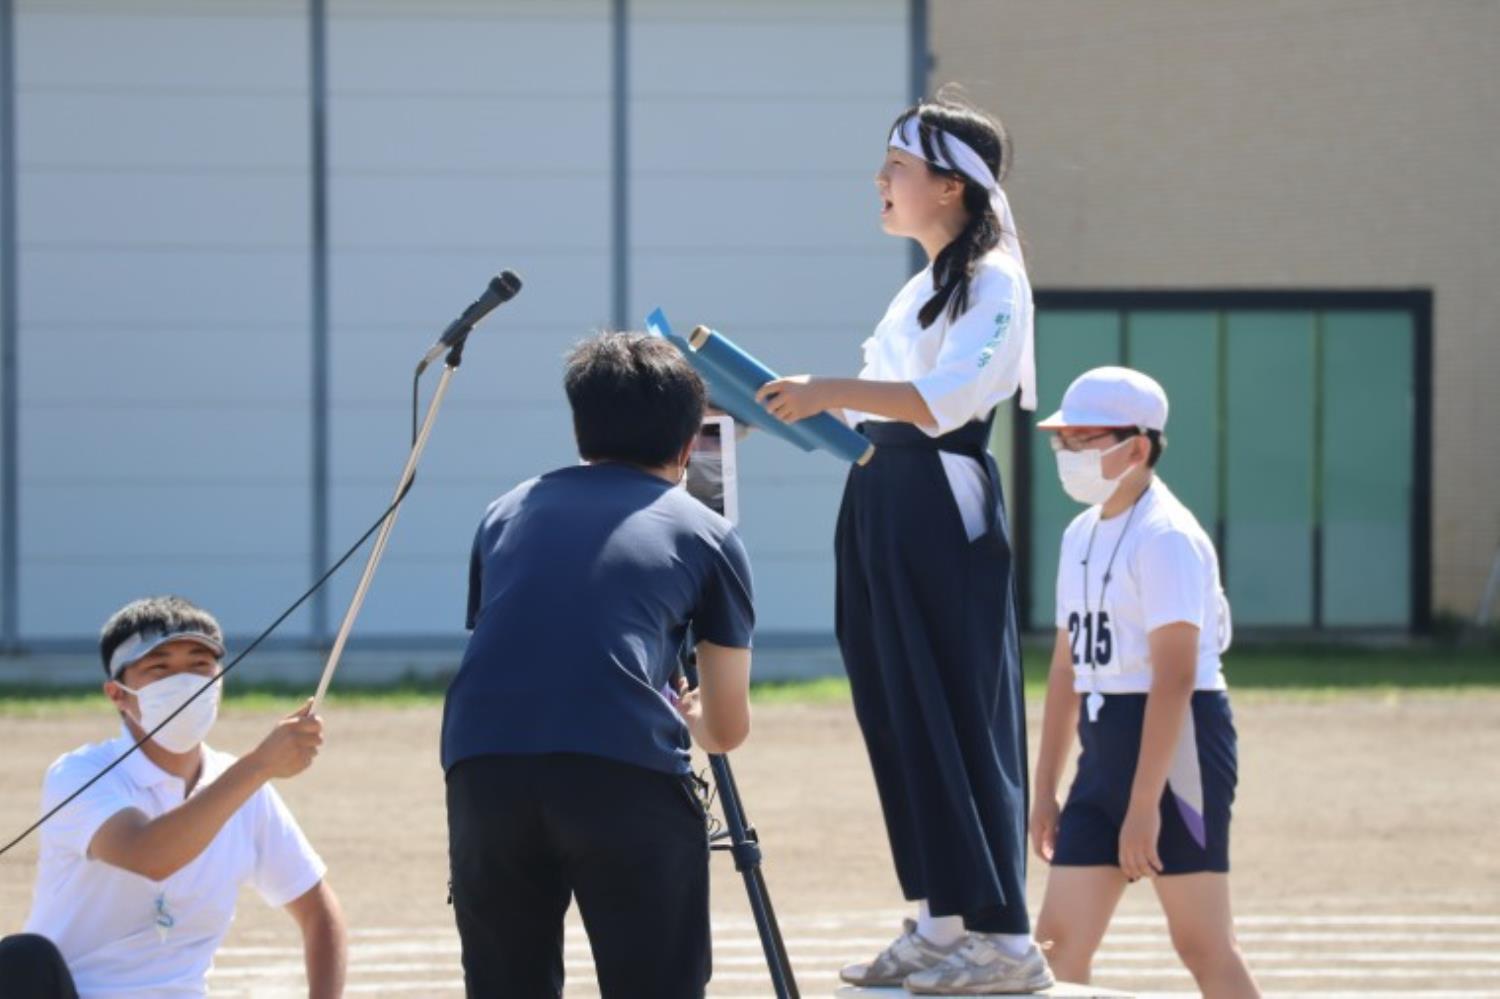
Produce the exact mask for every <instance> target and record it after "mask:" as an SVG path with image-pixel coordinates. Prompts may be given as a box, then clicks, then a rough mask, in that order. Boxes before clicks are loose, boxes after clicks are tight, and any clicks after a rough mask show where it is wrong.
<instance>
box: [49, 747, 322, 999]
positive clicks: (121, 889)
mask: <svg viewBox="0 0 1500 999" xmlns="http://www.w3.org/2000/svg"><path fill="white" fill-rule="evenodd" d="M133 742H134V740H133V739H131V738H130V736H129V735H128V734H122V735H121V736H120V737H119V738H117V739H113V740H111V741H109V742H99V743H94V744H93V745H89V746H84V747H83V748H81V749H78V750H75V751H73V752H71V753H68V754H67V755H66V756H63V757H62V758H60V759H59V760H58V761H57V762H56V763H54V764H52V767H51V768H50V769H49V770H48V771H47V777H46V779H45V781H44V782H43V784H42V808H43V810H46V809H49V808H52V807H53V806H54V805H56V804H57V803H58V802H59V801H61V800H62V799H63V798H65V797H66V796H67V795H69V794H71V793H72V792H73V791H75V790H76V789H77V788H78V787H79V786H81V785H82V784H83V783H84V782H86V781H87V780H88V779H89V778H90V777H93V776H94V775H95V774H97V773H98V772H99V771H100V770H102V769H104V767H105V766H107V765H108V764H109V763H110V761H112V760H113V759H115V757H117V756H119V755H120V753H122V752H124V751H125V750H126V749H128V748H130V746H131V744H132V743H133ZM234 759H235V758H234V757H233V756H231V755H229V754H228V753H221V752H218V751H216V750H213V749H210V748H208V747H207V746H204V747H203V774H202V776H201V777H200V778H199V780H198V783H197V784H196V785H195V786H194V788H193V793H194V794H197V793H199V792H200V791H202V790H203V788H205V787H207V786H208V785H209V784H211V783H212V782H213V781H214V780H215V779H216V778H217V777H218V776H219V775H220V774H222V773H223V772H224V771H225V770H226V769H228V767H229V766H230V764H232V763H233V762H234ZM183 791H184V785H183V782H182V781H181V780H180V779H179V778H177V777H174V776H173V775H171V774H169V773H167V772H166V771H164V770H162V769H160V768H158V767H157V766H156V764H154V763H152V762H151V761H150V760H149V759H147V758H146V756H145V755H144V754H143V753H141V752H139V751H137V752H135V753H132V754H131V755H130V756H129V757H127V758H126V759H125V762H123V763H121V764H120V765H119V766H118V767H116V768H115V769H114V770H111V771H110V772H109V773H108V774H106V775H105V776H104V777H103V778H102V779H100V780H99V781H98V782H97V783H96V784H94V785H93V786H92V787H91V788H89V789H88V790H87V791H85V792H84V793H83V794H82V795H81V796H79V798H78V799H77V800H75V801H74V802H72V803H71V804H69V805H68V806H67V807H66V808H64V809H63V810H62V811H60V812H58V813H57V815H56V816H54V817H53V818H52V819H51V821H49V822H48V823H47V824H46V825H44V826H42V830H41V850H40V856H39V857H38V861H37V878H36V894H35V896H34V898H33V900H32V907H31V915H30V917H29V918H28V919H27V920H26V932H28V933H39V934H41V935H42V936H45V937H47V938H48V939H49V940H51V941H52V942H53V943H54V944H56V945H57V949H58V950H60V951H61V952H62V955H63V959H64V960H65V961H66V962H67V964H68V970H69V971H71V972H72V974H73V979H74V982H75V984H76V985H77V987H78V993H79V995H80V996H81V997H83V999H106V997H108V999H127V997H128V999H147V997H151V999H163V997H170V999H177V997H188V996H194V997H196V996H203V995H206V994H207V984H206V976H207V975H208V972H209V969H210V968H211V967H212V966H213V959H214V952H215V951H217V950H218V948H219V943H220V941H222V940H223V939H224V934H225V933H226V932H227V931H228V930H229V924H230V922H231V921H232V920H233V919H234V907H235V902H236V901H237V900H238V899H239V893H240V886H241V885H245V884H250V885H254V886H255V887H256V889H257V890H259V892H260V894H261V897H263V898H264V899H265V900H266V902H268V903H269V904H270V905H272V906H275V907H278V908H279V907H281V906H284V905H286V904H287V903H288V902H291V901H294V900H295V899H297V898H298V897H300V896H301V895H303V894H304V893H306V892H307V891H308V890H310V889H311V888H313V887H314V886H316V885H317V883H318V882H319V881H321V880H322V878H323V874H324V871H325V870H326V867H325V865H324V863H323V861H322V859H321V858H319V856H318V855H317V853H315V852H314V851H313V848H312V846H311V845H310V844H309V843H308V841H307V837H306V836H304V835H303V834H302V830H301V829H300V828H298V826H297V821H296V819H294V818H293V817H292V813H291V812H290V811H289V810H288V809H287V807H286V805H285V803H283V802H282V800H281V796H280V795H278V794H277V793H276V791H275V789H274V788H272V787H271V785H269V784H266V785H263V786H262V787H261V788H260V789H259V790H258V791H256V792H255V793H254V794H253V795H251V796H250V800H249V801H247V802H245V803H244V804H243V805H241V806H240V808H239V810H238V811H236V812H235V813H234V815H233V816H231V817H230V819H229V821H228V822H226V823H225V824H224V827H223V828H222V829H220V830H219V834H218V835H217V836H215V837H214V838H213V840H212V841H211V842H210V843H209V845H208V847H207V848H206V849H205V850H204V851H203V852H202V853H200V854H199V855H198V856H197V857H195V858H194V859H193V860H192V861H191V862H190V863H189V864H188V865H187V866H186V867H184V868H182V869H181V870H180V871H178V872H177V873H175V874H173V875H172V876H170V877H169V878H167V879H166V880H165V881H160V882H158V881H152V880H150V879H149V878H145V877H142V876H141V875H139V874H133V873H131V872H130V871H126V870H122V869H121V868H118V867H112V866H110V865H109V864H106V863H104V862H103V861H100V860H93V859H91V858H90V857H89V856H88V847H89V843H90V842H91V841H92V840H93V838H94V834H95V833H96V832H98V831H99V827H100V826H102V825H103V824H104V823H105V821H106V820H108V819H109V818H110V817H111V816H113V815H115V814H117V813H118V812H120V811H122V810H124V809H126V808H138V809H140V810H141V811H142V812H144V813H145V814H146V816H147V817H148V818H153V819H154V818H156V817H157V816H159V815H161V814H163V813H164V812H167V811H169V810H170V809H172V808H175V807H177V806H178V805H180V804H182V802H183ZM167 924H170V925H167Z"/></svg>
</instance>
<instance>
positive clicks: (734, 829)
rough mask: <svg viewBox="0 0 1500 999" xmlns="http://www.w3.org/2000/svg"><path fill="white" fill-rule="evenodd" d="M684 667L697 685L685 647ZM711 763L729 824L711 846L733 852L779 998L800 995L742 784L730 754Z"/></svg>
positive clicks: (713, 756)
mask: <svg viewBox="0 0 1500 999" xmlns="http://www.w3.org/2000/svg"><path fill="white" fill-rule="evenodd" d="M689 648H690V647H689ZM681 669H682V675H683V676H685V677H686V678H687V681H688V685H689V686H691V687H696V686H698V666H697V662H696V658H695V656H694V654H693V653H692V652H691V651H686V650H685V651H684V654H683V656H682V662H681ZM708 765H709V768H710V769H711V770H712V771H713V775H714V786H715V788H717V791H718V799H719V807H720V808H721V809H723V811H724V825H725V826H726V827H727V828H726V829H724V830H721V831H719V832H717V833H715V834H713V835H712V836H711V837H710V838H709V849H710V850H716V851H722V852H727V853H728V854H729V855H730V856H732V857H733V858H734V869H735V870H737V871H739V872H740V874H741V875H743V877H744V879H745V893H746V895H748V896H749V899H750V912H751V913H752V914H753V915H754V917H755V930H756V932H757V933H758V934H759V935H760V946H761V949H762V950H763V951H765V955H766V968H767V970H769V971H770V973H771V986H772V987H773V988H774V989H775V990H776V999H801V996H802V993H801V992H799V991H798V989H797V978H796V975H795V974H793V972H792V961H791V957H790V956H788V954H787V951H786V941H785V940H784V939H783V938H782V936H781V926H780V924H779V923H777V921H776V910H775V908H774V907H773V906H772V905H771V892H770V889H768V888H767V887H766V877H765V875H764V874H763V873H762V872H761V869H760V861H761V853H760V836H759V835H758V834H757V833H756V831H755V827H754V826H752V825H751V824H750V821H749V820H748V819H747V818H746V817H745V806H744V803H743V802H742V801H741V800H740V791H739V786H738V785H737V784H735V782H734V772H733V771H732V770H731V769H730V767H729V757H728V756H726V755H723V754H715V753H710V754H709V757H708Z"/></svg>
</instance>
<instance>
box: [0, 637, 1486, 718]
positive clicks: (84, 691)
mask: <svg viewBox="0 0 1500 999" xmlns="http://www.w3.org/2000/svg"><path fill="white" fill-rule="evenodd" d="M1049 651H1050V650H1049V649H1048V648H1046V647H1043V646H1041V645H1028V646H1027V647H1026V649H1025V664H1026V689H1027V692H1028V693H1029V694H1032V695H1040V694H1041V692H1042V690H1043V689H1044V688H1045V686H1046V682H1047V666H1046V664H1047V656H1048V653H1049ZM1225 667H1226V671H1227V673H1228V675H1229V684H1230V688H1231V690H1238V691H1246V692H1250V691H1256V692H1267V693H1275V694H1284V695H1289V696H1328V695H1334V694H1339V693H1345V692H1347V693H1354V692H1373V693H1388V692H1395V691H1428V692H1444V691H1446V692H1457V691H1472V690H1490V691H1495V692H1500V649H1495V648H1478V649H1469V648H1457V647H1449V646H1439V645H1422V646H1406V647H1399V648H1374V649H1364V648H1354V647H1351V646H1347V645H1343V646H1333V645H1329V646H1296V647H1293V646H1274V645H1249V646H1245V647H1243V648H1238V649H1236V650H1234V651H1233V652H1231V653H1230V654H1229V655H1228V656H1227V657H1226V659H1225ZM447 686H448V680H447V678H446V677H436V678H432V679H426V678H420V677H408V678H405V679H403V680H400V681H398V682H395V683H391V684H386V685H382V686H369V687H358V686H345V687H337V686H336V687H334V688H333V690H331V691H330V692H329V695H328V706H329V707H330V709H332V708H340V707H361V706H377V707H383V708H403V707H412V708H418V707H432V706H436V705H440V704H441V703H442V699H443V693H444V691H446V690H447ZM309 687H310V685H303V684H291V683H254V682H245V683H239V682H231V683H230V684H229V686H228V688H227V689H226V691H225V698H224V701H225V709H226V711H230V712H236V711H257V712H260V711H292V710H295V708H296V707H297V705H298V704H299V703H300V701H301V700H302V699H304V698H306V697H307V696H308V695H309V693H310V690H309ZM750 696H751V699H752V700H753V701H754V702H755V703H756V704H831V703H839V702H843V701H847V700H848V699H849V682H848V680H846V679H845V678H844V677H842V676H837V677H823V678H818V679H813V680H794V681H776V682H770V683H759V684H756V685H754V686H753V687H752V688H751V695H750ZM111 710H112V709H111V708H110V707H109V703H108V702H107V701H106V700H105V699H104V697H103V695H102V694H100V692H99V688H98V687H95V686H86V687H48V686H30V685H19V684H0V716H9V717H38V716H46V715H49V714H55V713H57V712H59V711H79V712H97V713H98V714H101V715H106V714H109V713H110V712H111Z"/></svg>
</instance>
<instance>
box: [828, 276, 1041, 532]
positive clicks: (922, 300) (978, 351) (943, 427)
mask: <svg viewBox="0 0 1500 999" xmlns="http://www.w3.org/2000/svg"><path fill="white" fill-rule="evenodd" d="M931 297H932V267H931V266H930V265H929V266H927V267H925V268H923V269H922V271H921V272H920V273H918V274H917V275H915V276H914V277H913V278H912V279H911V280H910V281H908V282H906V285H905V286H904V287H903V288H902V289H901V290H900V291H899V292H897V293H896V297H895V298H893V299H891V304H890V306H889V307H888V308H887V309H886V310H885V315H884V316H883V317H882V318H881V320H880V323H879V325H877V326H876V327H875V333H874V334H873V335H872V336H871V337H870V338H869V339H868V340H866V341H865V342H864V360H865V363H864V367H863V368H862V369H860V372H859V377H861V378H864V379H868V380H871V381H891V382H911V383H913V384H914V385H915V387H916V389H917V392H918V393H920V394H921V396H922V401H924V402H925V403H927V408H928V409H929V410H931V411H932V416H933V419H935V420H936V421H937V422H936V423H935V424H933V425H932V426H927V427H923V428H922V429H923V430H925V431H926V432H927V433H928V434H930V435H932V436H933V437H940V436H942V435H943V434H946V433H948V432H949V431H951V430H957V429H958V428H959V427H961V426H963V425H964V424H966V423H969V422H971V421H973V420H978V419H983V418H984V417H985V416H987V415H988V414H989V411H990V410H992V409H994V408H995V406H996V405H998V404H999V403H1001V402H1003V401H1004V400H1006V399H1009V398H1010V397H1011V396H1012V395H1015V393H1016V392H1017V391H1018V390H1019V388H1020V385H1021V364H1022V355H1023V353H1024V350H1025V346H1026V345H1025V343H1024V341H1023V339H1022V337H1021V336H1020V335H1019V334H1014V333H1013V331H1015V330H1020V329H1025V328H1027V327H1026V326H1025V324H1024V323H1023V322H1022V319H1023V318H1024V316H1023V313H1024V314H1025V315H1029V314H1030V311H1031V285H1030V284H1029V283H1028V282H1027V279H1026V270H1025V268H1023V267H1022V266H1021V265H1020V264H1018V263H1017V262H1016V260H1015V258H1014V257H1012V256H1010V255H1009V254H1007V253H1005V252H1003V251H1001V250H994V251H992V252H990V253H988V254H986V255H985V256H984V258H983V259H982V260H980V261H979V263H978V264H977V265H976V266H975V268H974V277H973V279H972V280H971V281H970V284H969V308H968V309H967V310H966V311H965V312H964V314H963V315H961V316H959V317H958V319H956V320H950V319H949V318H948V313H947V310H944V311H943V313H942V314H941V315H939V316H938V318H937V319H935V320H933V323H932V325H931V326H928V327H927V328H926V329H923V328H922V324H921V322H920V321H919V320H918V318H917V314H918V313H919V312H920V311H921V310H922V306H923V305H925V304H926V303H927V300H928V299H929V298H931ZM845 417H846V418H847V419H848V421H849V424H850V425H851V426H853V425H855V424H858V423H860V422H862V421H865V420H883V419H885V417H881V416H874V415H871V414H868V413H860V412H854V411H849V412H846V413H845ZM939 457H940V458H941V459H942V462H943V471H944V472H945V473H946V474H947V477H948V486H949V488H950V489H951V490H952V491H953V498H954V501H955V502H956V503H957V504H958V509H959V513H960V515H961V516H962V517H963V522H964V528H965V530H966V531H967V533H968V535H969V540H971V541H972V540H974V539H975V538H977V537H979V535H980V534H982V533H983V532H984V528H985V525H986V523H987V518H986V517H985V507H986V505H987V504H988V503H989V502H990V501H991V498H990V497H989V495H988V490H987V488H986V479H985V474H984V469H982V468H981V467H980V466H979V463H978V462H977V461H975V460H974V459H973V458H968V457H965V456H964V455H960V454H950V453H948V452H946V451H945V452H943V453H942V454H940V455H939Z"/></svg>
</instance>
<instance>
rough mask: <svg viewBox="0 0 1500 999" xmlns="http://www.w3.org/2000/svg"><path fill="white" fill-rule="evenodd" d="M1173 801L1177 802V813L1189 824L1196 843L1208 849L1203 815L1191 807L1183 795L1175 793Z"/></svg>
mask: <svg viewBox="0 0 1500 999" xmlns="http://www.w3.org/2000/svg"><path fill="white" fill-rule="evenodd" d="M1172 800H1173V801H1175V802H1177V811H1178V812H1179V813H1181V815H1182V821H1183V822H1184V823H1186V824H1187V827H1188V832H1189V833H1190V834H1192V837H1193V839H1194V841H1196V842H1197V844H1198V845H1199V846H1200V847H1202V848H1203V849H1205V850H1207V849H1208V831H1207V830H1206V829H1205V828H1204V825H1203V813H1201V812H1199V811H1198V810H1197V809H1196V808H1194V807H1193V806H1192V805H1189V804H1188V803H1187V801H1186V799H1184V798H1183V797H1182V795H1180V794H1177V793H1176V792H1173V794H1172Z"/></svg>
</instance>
